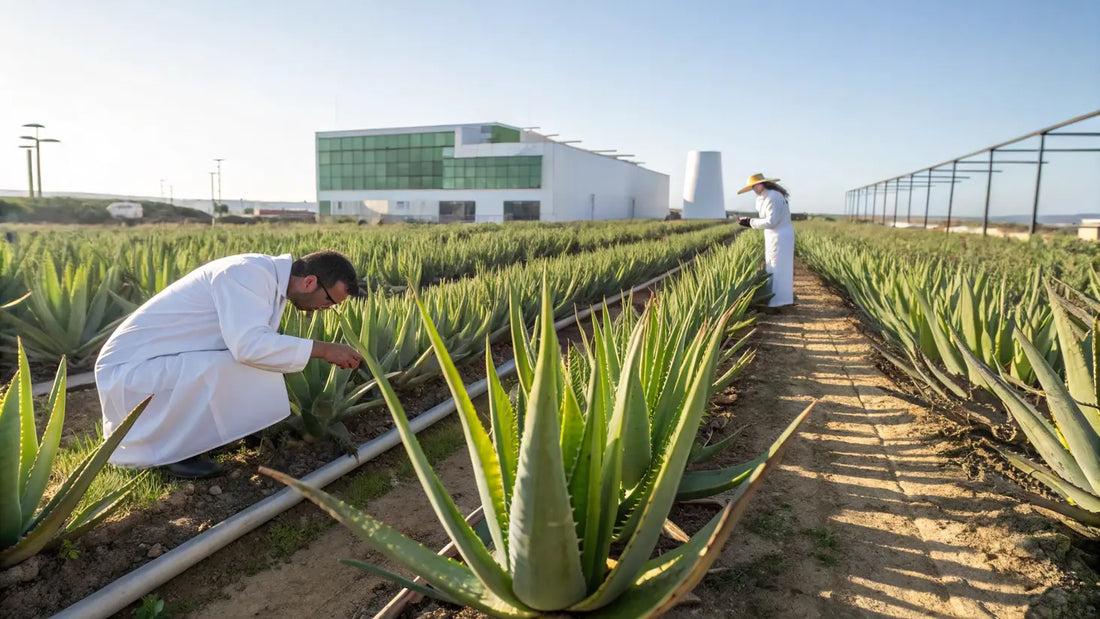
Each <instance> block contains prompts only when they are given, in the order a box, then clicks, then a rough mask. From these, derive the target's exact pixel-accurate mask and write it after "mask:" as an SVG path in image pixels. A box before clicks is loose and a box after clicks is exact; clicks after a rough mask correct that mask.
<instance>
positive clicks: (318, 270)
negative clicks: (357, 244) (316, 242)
mask: <svg viewBox="0 0 1100 619" xmlns="http://www.w3.org/2000/svg"><path fill="white" fill-rule="evenodd" d="M290 274H291V275H293V276H295V277H307V276H310V275H315V276H316V277H317V279H318V280H320V282H321V285H322V286H324V287H325V288H331V287H333V286H335V285H336V282H344V286H346V287H347V290H348V296H352V297H355V296H359V278H358V276H356V275H355V267H354V266H352V264H351V261H350V260H348V258H347V256H345V255H344V254H341V253H340V252H338V251H332V250H328V249H326V250H322V251H315V252H313V253H312V254H307V255H305V256H302V257H301V258H298V259H297V260H295V261H294V264H292V265H291V266H290Z"/></svg>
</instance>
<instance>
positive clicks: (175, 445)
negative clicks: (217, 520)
mask: <svg viewBox="0 0 1100 619" xmlns="http://www.w3.org/2000/svg"><path fill="white" fill-rule="evenodd" d="M358 290H359V286H358V280H357V278H356V275H355V268H354V267H353V266H352V265H351V263H350V262H349V261H348V259H347V258H346V257H344V256H343V255H342V254H340V253H337V252H334V251H319V252H315V253H312V254H309V255H307V256H305V257H302V258H299V259H297V260H294V259H293V258H291V256H290V255H289V254H284V255H282V256H267V255H263V254H242V255H239V256H229V257H228V258H222V259H220V260H215V261H213V262H211V263H209V264H206V265H205V266H202V267H199V268H198V269H195V270H194V271H192V272H191V273H189V274H187V275H186V276H185V277H183V278H182V279H180V280H179V281H176V282H175V283H173V284H172V285H171V286H168V287H167V288H165V289H164V290H163V291H161V292H160V293H159V294H157V295H156V296H154V297H153V298H152V299H149V300H148V301H147V302H146V303H145V304H144V305H142V306H141V307H139V308H138V309H137V310H136V311H135V312H134V313H133V314H130V316H129V317H127V318H126V320H124V321H123V322H122V324H120V325H119V327H118V329H116V330H115V332H114V333H113V334H111V337H110V338H109V339H108V340H107V342H106V343H105V344H104V345H103V349H102V350H101V351H100V353H99V358H98V359H97V360H96V365H95V382H96V387H97V388H98V389H99V401H100V405H101V406H102V407H103V433H104V435H109V434H110V433H111V432H112V431H113V430H114V429H115V428H116V427H118V425H119V424H120V423H122V420H123V419H124V418H125V417H126V415H127V413H129V412H130V410H131V409H133V408H134V407H135V406H137V405H138V403H140V402H141V401H142V400H143V399H145V397H146V396H148V395H149V394H153V399H152V401H151V402H150V403H149V406H148V408H146V409H145V412H144V413H142V415H141V417H139V418H138V420H137V422H136V423H135V424H134V426H133V427H132V428H131V429H130V432H129V433H128V434H127V435H126V436H125V438H123V440H122V442H121V444H119V446H118V448H117V449H116V450H115V452H114V455H112V456H111V462H112V463H114V464H117V465H120V466H126V467H134V468H148V467H154V466H162V467H164V469H165V470H166V471H167V472H168V473H169V474H171V475H174V476H177V477H184V478H201V477H210V476H212V475H215V474H217V473H218V472H220V467H219V466H218V464H217V463H215V462H214V461H213V460H211V459H209V458H208V457H206V456H203V455H202V454H203V453H204V452H206V451H208V450H210V449H213V448H214V447H218V446H219V445H224V444H226V443H230V442H232V441H235V440H237V439H240V438H242V437H245V436H247V435H249V434H252V433H254V432H257V431H258V430H261V429H263V428H265V427H267V426H270V425H272V424H274V423H275V422H277V421H280V420H282V419H284V418H286V417H287V416H288V415H290V401H289V399H288V397H287V391H286V385H285V384H284V381H283V374H284V373H289V372H297V371H299V370H301V369H302V368H304V367H305V365H306V362H308V361H309V359H311V358H319V359H323V360H325V361H327V362H329V363H332V364H334V365H338V366H340V367H342V368H353V367H356V366H358V365H359V362H360V361H362V360H363V357H362V355H360V354H359V352H358V351H357V350H355V349H354V348H352V347H350V346H347V345H344V344H336V343H331V342H320V341H314V340H308V339H302V338H298V337H293V336H289V335H281V334H280V333H279V332H278V328H279V322H280V320H281V318H282V315H283V308H284V307H286V304H287V302H290V303H292V304H293V305H294V307H296V308H298V309H300V310H304V311H311V310H323V309H327V308H330V307H334V306H336V305H338V304H340V303H341V302H343V301H344V299H346V298H348V297H349V296H353V295H356V294H358Z"/></svg>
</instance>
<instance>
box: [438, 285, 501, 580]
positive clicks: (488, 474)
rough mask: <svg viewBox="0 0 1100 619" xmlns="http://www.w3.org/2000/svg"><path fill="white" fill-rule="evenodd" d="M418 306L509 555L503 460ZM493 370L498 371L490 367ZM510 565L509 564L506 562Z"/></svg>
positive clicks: (488, 514) (493, 526)
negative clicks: (501, 460)
mask: <svg viewBox="0 0 1100 619" xmlns="http://www.w3.org/2000/svg"><path fill="white" fill-rule="evenodd" d="M416 306H417V307H418V308H419V309H420V317H421V318H422V319H423V320H424V326H425V328H426V329H427V330H428V337H429V338H430V339H431V342H432V349H433V350H435V356H436V358H437V359H438V360H439V365H440V367H441V368H442V370H443V376H444V378H445V379H446V380H447V386H448V387H450V390H451V396H452V397H453V398H454V401H455V408H456V410H458V418H459V420H460V421H461V422H462V432H463V434H464V435H465V437H466V445H467V446H468V447H469V452H470V461H471V464H472V468H473V470H474V479H475V481H476V482H477V490H478V494H479V495H480V496H481V504H482V505H483V506H484V508H485V522H486V523H487V524H488V526H489V531H490V533H491V534H492V537H493V545H494V546H496V548H497V549H499V550H500V551H501V552H500V556H501V557H502V558H504V557H506V556H507V548H508V546H507V539H508V537H507V536H508V505H507V501H506V500H505V494H504V477H503V473H502V472H501V466H500V460H499V459H498V458H497V452H496V451H495V450H494V448H493V443H492V441H491V440H490V439H489V433H488V432H486V431H485V427H484V426H482V425H481V420H480V419H478V416H477V409H475V408H474V404H473V402H472V401H471V400H470V395H469V394H468V393H467V392H466V385H465V383H463V381H462V376H460V375H459V373H458V368H456V367H455V364H454V362H453V361H451V356H450V354H448V352H447V348H446V347H445V346H444V345H443V339H442V338H441V337H439V331H437V330H436V328H435V323H434V322H433V321H432V319H431V316H430V315H429V314H428V308H427V307H425V306H424V302H423V301H421V300H420V297H419V295H417V296H416ZM490 373H491V374H495V373H496V372H493V371H490ZM504 568H505V570H507V569H508V566H507V564H505V566H504Z"/></svg>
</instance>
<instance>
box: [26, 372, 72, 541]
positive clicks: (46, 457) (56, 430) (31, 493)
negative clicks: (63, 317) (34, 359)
mask: <svg viewBox="0 0 1100 619" xmlns="http://www.w3.org/2000/svg"><path fill="white" fill-rule="evenodd" d="M65 381H66V368H65V358H64V357H62V358H61V363H60V364H59V365H58V366H57V374H56V375H55V376H54V382H53V387H52V388H51V389H50V398H49V401H48V402H49V408H50V419H49V421H48V422H46V430H45V431H44V432H43V433H42V443H41V445H40V446H39V448H38V453H37V454H36V455H35V458H34V464H33V465H32V466H31V470H30V473H29V474H28V475H27V478H26V485H25V486H24V487H23V496H22V499H21V500H20V503H21V505H22V508H23V522H27V521H29V520H30V519H31V517H33V516H34V510H35V509H36V508H37V507H38V503H39V502H40V501H41V500H42V493H43V492H45V490H46V484H47V483H49V481H50V469H51V468H52V466H53V459H54V455H56V454H57V447H58V445H59V444H60V443H61V428H62V424H64V422H65Z"/></svg>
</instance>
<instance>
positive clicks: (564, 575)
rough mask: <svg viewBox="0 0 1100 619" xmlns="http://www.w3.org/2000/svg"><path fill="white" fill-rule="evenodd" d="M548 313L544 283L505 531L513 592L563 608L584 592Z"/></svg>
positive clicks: (545, 606)
mask: <svg viewBox="0 0 1100 619" xmlns="http://www.w3.org/2000/svg"><path fill="white" fill-rule="evenodd" d="M552 311H553V310H552V307H551V298H550V290H549V287H548V286H547V285H546V283H545V281H544V284H543V292H542V316H541V324H540V327H541V330H542V332H541V334H540V336H539V352H538V360H537V363H536V364H535V370H534V375H533V377H532V382H531V391H530V399H529V403H530V407H529V408H528V410H527V414H526V416H525V419H524V428H523V439H522V442H521V443H520V450H519V466H518V468H517V469H516V488H515V494H514V496H513V497H512V506H511V512H510V518H509V520H510V527H509V530H508V534H509V539H508V543H509V545H508V551H509V553H510V556H511V565H512V578H513V586H512V590H513V591H514V592H515V595H516V597H517V598H519V599H520V600H521V601H522V602H523V603H524V604H526V605H527V606H530V607H531V608H535V609H537V610H558V609H561V608H565V607H567V606H569V605H571V604H573V603H575V602H576V601H578V600H580V599H581V598H583V597H584V595H585V580H584V573H583V571H582V569H581V556H580V542H579V540H578V539H577V529H576V526H575V525H574V523H573V507H572V505H571V503H570V500H569V488H568V486H567V484H566V479H565V469H564V465H563V461H562V453H561V439H560V436H559V418H558V411H559V406H560V404H559V400H560V397H559V394H558V373H559V372H560V371H561V368H560V365H561V353H560V350H559V348H558V339H557V334H556V333H555V332H554V320H553V314H552V313H551V312H552Z"/></svg>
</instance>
